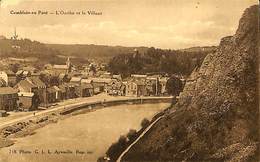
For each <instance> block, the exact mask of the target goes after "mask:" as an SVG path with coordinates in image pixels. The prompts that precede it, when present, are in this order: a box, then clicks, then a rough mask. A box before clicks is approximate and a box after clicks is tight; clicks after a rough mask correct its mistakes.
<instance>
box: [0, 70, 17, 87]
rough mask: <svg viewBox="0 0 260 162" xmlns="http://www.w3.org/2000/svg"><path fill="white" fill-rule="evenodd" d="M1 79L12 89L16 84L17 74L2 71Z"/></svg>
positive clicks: (0, 73)
mask: <svg viewBox="0 0 260 162" xmlns="http://www.w3.org/2000/svg"><path fill="white" fill-rule="evenodd" d="M0 79H3V80H4V81H5V82H6V83H7V84H8V86H10V87H13V86H14V85H15V84H16V74H15V73H14V72H12V71H11V70H6V71H0Z"/></svg>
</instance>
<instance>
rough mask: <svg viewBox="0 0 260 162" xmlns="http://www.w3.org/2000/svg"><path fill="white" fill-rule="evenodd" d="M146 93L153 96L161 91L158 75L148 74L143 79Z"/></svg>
mask: <svg viewBox="0 0 260 162" xmlns="http://www.w3.org/2000/svg"><path fill="white" fill-rule="evenodd" d="M145 83H146V90H147V95H149V96H154V95H159V94H160V91H161V86H160V84H159V77H158V76H149V77H147V78H146V80H145Z"/></svg>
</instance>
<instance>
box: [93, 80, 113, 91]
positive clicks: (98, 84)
mask: <svg viewBox="0 0 260 162" xmlns="http://www.w3.org/2000/svg"><path fill="white" fill-rule="evenodd" d="M91 79H92V85H93V88H94V93H95V94H98V93H101V92H105V91H106V86H107V85H108V84H109V83H110V82H111V81H112V79H108V78H91Z"/></svg>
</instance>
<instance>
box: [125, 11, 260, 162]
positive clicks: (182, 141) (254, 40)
mask: <svg viewBox="0 0 260 162" xmlns="http://www.w3.org/2000/svg"><path fill="white" fill-rule="evenodd" d="M257 60H258V6H252V7H250V8H248V9H246V10H245V12H244V14H243V16H242V18H241V19H240V21H239V26H238V29H237V31H236V33H235V35H234V36H228V37H225V38H223V39H221V42H220V45H219V47H218V49H217V50H216V52H214V53H212V54H209V55H208V56H207V57H206V58H205V60H204V61H203V64H202V66H201V67H200V68H198V69H195V70H194V72H193V73H192V75H191V78H190V79H189V80H188V81H187V84H186V85H185V88H184V91H183V93H182V94H181V96H180V99H179V102H178V103H177V105H175V106H174V107H173V109H175V108H176V112H173V113H169V114H168V115H167V116H166V117H164V118H163V119H162V120H160V121H159V122H158V123H157V124H155V126H154V127H153V128H152V129H151V130H150V131H149V132H148V133H147V134H146V135H145V136H144V137H143V138H142V139H141V140H139V142H138V143H137V144H135V145H134V146H133V147H132V148H131V149H130V150H129V152H128V153H127V154H126V155H125V156H124V157H123V161H200V162H201V161H258V159H257V158H258V157H257V151H258V128H259V126H258V123H259V122H258V115H259V110H258V99H259V98H258V89H257V85H258V84H257V83H258V81H257V78H258V77H257V76H258V62H257Z"/></svg>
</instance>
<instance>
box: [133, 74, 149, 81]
mask: <svg viewBox="0 0 260 162" xmlns="http://www.w3.org/2000/svg"><path fill="white" fill-rule="evenodd" d="M131 78H132V79H135V80H145V79H146V78H147V75H140V74H132V75H131Z"/></svg>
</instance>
